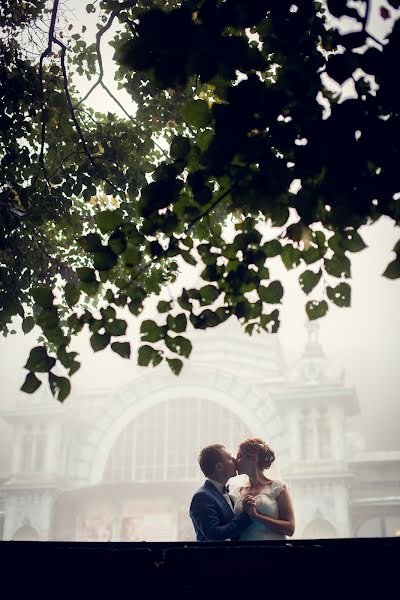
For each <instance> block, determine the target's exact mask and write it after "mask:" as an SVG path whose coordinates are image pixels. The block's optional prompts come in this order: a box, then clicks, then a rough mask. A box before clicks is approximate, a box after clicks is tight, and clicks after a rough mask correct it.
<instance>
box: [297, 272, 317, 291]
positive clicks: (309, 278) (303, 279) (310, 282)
mask: <svg viewBox="0 0 400 600" xmlns="http://www.w3.org/2000/svg"><path fill="white" fill-rule="evenodd" d="M321 275H322V271H321V270H319V271H317V273H314V271H310V270H307V271H304V273H302V274H301V275H300V277H299V281H300V285H301V288H302V290H303V292H304V293H305V294H309V293H310V292H311V291H312V290H313V289H314V288H315V286H316V285H317V283H318V282H319V280H320V279H321Z"/></svg>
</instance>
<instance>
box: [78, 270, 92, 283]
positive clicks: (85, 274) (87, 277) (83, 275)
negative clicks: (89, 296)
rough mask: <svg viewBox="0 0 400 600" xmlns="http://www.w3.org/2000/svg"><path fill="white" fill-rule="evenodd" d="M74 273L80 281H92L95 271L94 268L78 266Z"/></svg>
mask: <svg viewBox="0 0 400 600" xmlns="http://www.w3.org/2000/svg"><path fill="white" fill-rule="evenodd" d="M76 274H77V275H78V278H79V279H80V281H83V282H84V283H92V282H95V281H96V273H95V271H94V269H90V268H89V267H79V268H78V269H76Z"/></svg>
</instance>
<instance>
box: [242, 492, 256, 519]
mask: <svg viewBox="0 0 400 600" xmlns="http://www.w3.org/2000/svg"><path fill="white" fill-rule="evenodd" d="M243 510H244V512H246V513H247V514H248V515H249V516H250V517H254V516H255V514H256V505H255V500H254V496H250V495H248V496H245V497H244V498H243Z"/></svg>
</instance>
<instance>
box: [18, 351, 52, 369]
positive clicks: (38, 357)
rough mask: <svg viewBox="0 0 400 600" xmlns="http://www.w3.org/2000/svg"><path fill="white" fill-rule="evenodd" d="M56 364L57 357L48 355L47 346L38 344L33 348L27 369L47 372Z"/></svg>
mask: <svg viewBox="0 0 400 600" xmlns="http://www.w3.org/2000/svg"><path fill="white" fill-rule="evenodd" d="M55 364H56V359H55V358H52V357H51V356H48V354H47V350H46V348H44V347H43V346H36V347H35V348H32V350H31V351H30V354H29V358H28V360H27V362H26V365H25V369H28V371H32V372H35V373H47V372H48V371H50V369H52V368H53V367H54V365H55Z"/></svg>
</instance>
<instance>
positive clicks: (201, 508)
mask: <svg viewBox="0 0 400 600" xmlns="http://www.w3.org/2000/svg"><path fill="white" fill-rule="evenodd" d="M190 516H191V518H192V520H193V521H194V522H195V523H196V525H197V526H198V527H199V529H200V530H201V532H202V533H203V536H204V537H205V539H206V540H207V541H210V542H212V541H219V540H221V541H223V540H226V539H227V538H230V539H234V538H238V537H239V535H240V534H241V533H242V531H244V530H245V529H246V528H247V527H248V526H249V525H250V523H251V522H252V519H251V517H249V515H247V514H246V513H245V512H242V513H240V514H238V515H236V516H234V517H232V520H231V521H229V523H226V524H225V525H221V520H220V517H219V515H218V511H217V509H216V507H215V505H214V503H213V502H211V501H210V499H209V498H208V496H207V495H205V494H204V495H203V494H196V495H195V496H194V497H193V500H192V504H191V506H190Z"/></svg>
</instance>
